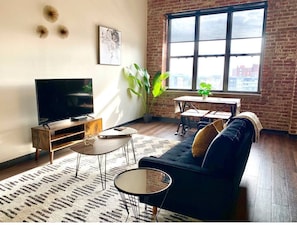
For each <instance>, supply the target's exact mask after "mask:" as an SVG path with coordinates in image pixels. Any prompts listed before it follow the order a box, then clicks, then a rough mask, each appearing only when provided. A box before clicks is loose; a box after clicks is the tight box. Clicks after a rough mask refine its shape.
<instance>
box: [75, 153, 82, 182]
mask: <svg viewBox="0 0 297 225" xmlns="http://www.w3.org/2000/svg"><path fill="white" fill-rule="evenodd" d="M80 157H81V154H79V153H77V157H76V171H75V177H77V174H78V168H79V164H80Z"/></svg>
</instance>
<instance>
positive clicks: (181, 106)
mask: <svg viewBox="0 0 297 225" xmlns="http://www.w3.org/2000/svg"><path fill="white" fill-rule="evenodd" d="M173 101H174V104H175V113H181V114H182V113H184V112H185V111H186V109H187V108H190V109H195V110H197V111H198V110H199V109H197V108H196V107H195V106H194V105H193V103H199V104H203V103H208V104H221V105H228V106H230V113H231V117H233V116H235V115H237V114H239V112H240V102H241V100H240V98H216V97H207V98H205V99H204V98H202V97H200V96H181V97H177V98H174V99H173ZM209 113H213V112H209ZM207 114H208V113H205V115H203V116H202V117H204V116H207ZM210 118H214V117H210ZM180 126H182V127H183V134H184V133H185V127H184V122H183V121H182V116H181V119H180V123H179V124H178V128H177V131H176V134H178V132H179V128H180Z"/></svg>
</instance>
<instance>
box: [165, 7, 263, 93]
mask: <svg viewBox="0 0 297 225" xmlns="http://www.w3.org/2000/svg"><path fill="white" fill-rule="evenodd" d="M267 7H268V6H267V1H264V2H257V3H247V4H240V5H232V6H226V7H218V8H211V9H201V10H195V11H187V12H180V13H170V14H167V15H166V16H167V27H168V33H167V59H166V68H167V70H168V71H169V68H170V60H171V59H173V58H181V59H186V58H189V57H190V58H193V68H192V85H191V86H192V87H191V89H181V88H170V87H169V90H182V91H197V90H198V87H196V85H197V79H198V59H199V58H200V57H219V56H223V57H224V71H223V89H222V90H216V92H222V93H248V94H259V93H260V86H261V80H262V66H263V65H262V64H263V56H264V49H265V48H264V46H265V30H266V17H267ZM255 9H263V10H264V12H263V13H264V14H263V24H262V36H261V38H262V42H261V52H260V53H231V41H232V22H233V21H232V15H233V13H234V12H240V11H248V10H255ZM219 13H227V24H226V25H227V28H226V29H227V30H226V38H225V39H223V40H225V41H226V46H225V53H224V54H207V55H199V54H198V50H199V49H198V45H199V41H200V40H199V29H198V27H199V22H200V21H199V20H200V16H205V15H213V14H219ZM185 17H195V37H194V52H193V55H183V56H171V54H170V53H171V49H170V44H171V43H174V42H171V21H172V19H177V18H185ZM248 38H249V37H247V39H248ZM180 43H181V42H180ZM255 55H256V56H259V57H260V61H259V72H258V85H257V87H258V88H257V91H243V90H241V91H234V90H232V91H229V90H228V80H229V66H230V59H231V57H233V56H235V57H240V56H255ZM167 82H169V81H167ZM168 85H169V84H168Z"/></svg>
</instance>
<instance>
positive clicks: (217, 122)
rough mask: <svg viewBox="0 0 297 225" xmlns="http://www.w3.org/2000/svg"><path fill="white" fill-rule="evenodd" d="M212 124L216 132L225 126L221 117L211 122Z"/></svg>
mask: <svg viewBox="0 0 297 225" xmlns="http://www.w3.org/2000/svg"><path fill="white" fill-rule="evenodd" d="M212 124H213V125H214V126H215V128H216V129H217V131H218V132H221V131H222V130H223V129H224V127H225V123H224V120H223V119H218V120H215V121H213V122H212Z"/></svg>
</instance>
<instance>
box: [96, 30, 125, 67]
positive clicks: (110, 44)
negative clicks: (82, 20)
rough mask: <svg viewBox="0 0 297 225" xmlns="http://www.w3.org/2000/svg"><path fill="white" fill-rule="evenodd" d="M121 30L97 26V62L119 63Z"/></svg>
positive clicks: (105, 63) (106, 63)
mask: <svg viewBox="0 0 297 225" xmlns="http://www.w3.org/2000/svg"><path fill="white" fill-rule="evenodd" d="M121 39H122V37H121V32H120V31H118V30H115V29H113V28H108V27H105V26H99V64H104V65H120V64H121Z"/></svg>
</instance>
